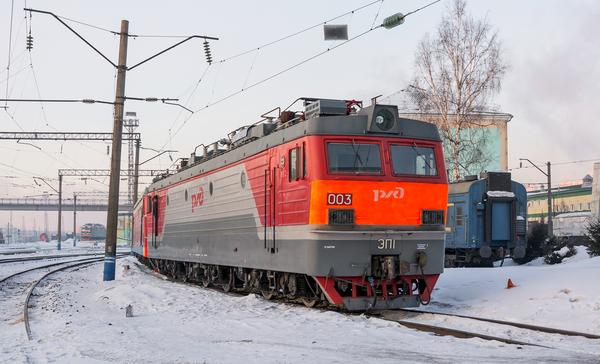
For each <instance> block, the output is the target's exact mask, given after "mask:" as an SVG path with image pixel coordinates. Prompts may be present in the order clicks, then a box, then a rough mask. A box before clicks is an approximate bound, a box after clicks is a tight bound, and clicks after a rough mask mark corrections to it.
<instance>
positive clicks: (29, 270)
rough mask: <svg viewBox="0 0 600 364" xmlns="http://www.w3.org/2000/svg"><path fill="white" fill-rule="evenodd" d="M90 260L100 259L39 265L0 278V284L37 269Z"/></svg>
mask: <svg viewBox="0 0 600 364" xmlns="http://www.w3.org/2000/svg"><path fill="white" fill-rule="evenodd" d="M90 259H100V257H97V258H95V257H91V258H83V259H74V260H67V261H61V262H55V263H51V264H45V265H40V266H36V267H33V268H29V269H25V270H22V271H19V272H16V273H13V274H11V275H9V276H6V277H4V278H0V284H2V283H4V282H5V281H8V280H9V279H11V278H14V277H17V276H20V275H23V274H25V273H29V272H33V271H36V270H39V269H44V268H50V267H55V266H57V265H62V264H67V263H74V262H81V261H87V260H90ZM1 289H2V287H0V290H1Z"/></svg>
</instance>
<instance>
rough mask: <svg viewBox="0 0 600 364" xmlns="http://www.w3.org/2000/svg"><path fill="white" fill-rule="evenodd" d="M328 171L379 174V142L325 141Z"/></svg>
mask: <svg viewBox="0 0 600 364" xmlns="http://www.w3.org/2000/svg"><path fill="white" fill-rule="evenodd" d="M327 157H328V158H327V164H328V168H329V172H330V173H378V174H381V156H380V153H379V144H358V143H327Z"/></svg>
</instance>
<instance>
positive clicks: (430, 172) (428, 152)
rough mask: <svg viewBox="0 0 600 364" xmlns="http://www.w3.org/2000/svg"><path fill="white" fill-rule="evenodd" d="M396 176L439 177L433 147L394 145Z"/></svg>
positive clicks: (393, 157)
mask: <svg viewBox="0 0 600 364" xmlns="http://www.w3.org/2000/svg"><path fill="white" fill-rule="evenodd" d="M390 152H391V154H392V165H393V168H394V174H404V175H417V176H437V168H436V165H435V153H434V150H433V148H432V147H418V146H416V145H392V146H391V147H390Z"/></svg>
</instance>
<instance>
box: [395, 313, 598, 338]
mask: <svg viewBox="0 0 600 364" xmlns="http://www.w3.org/2000/svg"><path fill="white" fill-rule="evenodd" d="M403 311H405V312H415V313H420V314H431V315H440V316H448V317H458V318H465V319H470V320H476V321H482V322H490V323H494V324H499V325H507V326H514V327H518V328H520V329H526V330H533V331H538V332H544V333H548V334H558V335H565V336H581V337H585V338H588V339H600V335H595V334H590V333H587V332H579V331H571V330H563V329H558V328H554V327H546V326H538V325H533V324H526V323H520V322H514V321H505V320H497V319H490V318H485V317H477V316H467V315H460V314H456V313H449V312H438V311H425V310H418V309H406V310H403Z"/></svg>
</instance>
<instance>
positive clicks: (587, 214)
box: [554, 211, 592, 219]
mask: <svg viewBox="0 0 600 364" xmlns="http://www.w3.org/2000/svg"><path fill="white" fill-rule="evenodd" d="M571 217H592V212H591V211H578V212H565V213H563V214H559V215H556V216H555V217H554V218H555V219H558V218H571Z"/></svg>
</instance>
